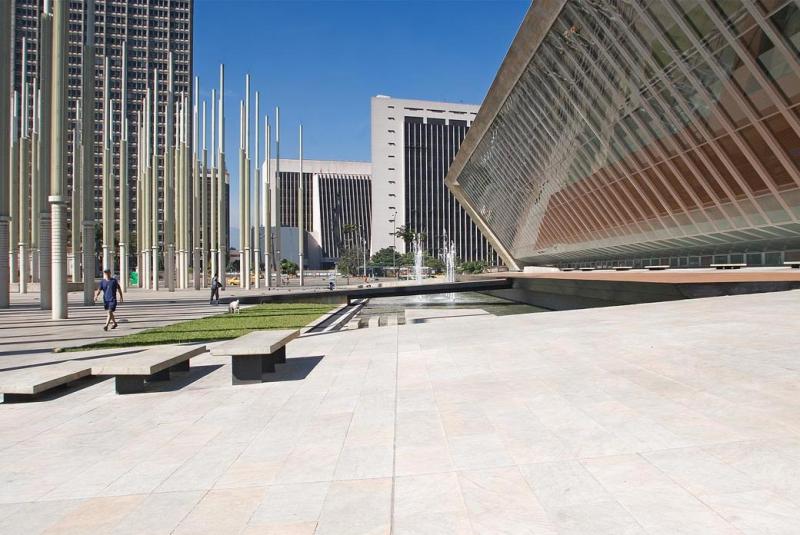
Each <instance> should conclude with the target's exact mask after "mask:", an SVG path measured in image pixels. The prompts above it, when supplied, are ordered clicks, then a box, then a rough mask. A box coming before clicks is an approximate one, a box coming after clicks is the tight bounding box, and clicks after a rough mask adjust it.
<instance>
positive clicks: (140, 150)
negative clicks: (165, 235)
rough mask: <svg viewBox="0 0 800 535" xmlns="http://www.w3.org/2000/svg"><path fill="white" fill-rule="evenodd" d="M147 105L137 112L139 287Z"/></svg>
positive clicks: (143, 101) (141, 275)
mask: <svg viewBox="0 0 800 535" xmlns="http://www.w3.org/2000/svg"><path fill="white" fill-rule="evenodd" d="M146 106H147V104H146V103H145V99H144V98H143V99H142V102H141V104H140V107H139V110H140V111H137V112H136V273H137V275H139V287H140V288H142V287H143V286H144V276H143V271H142V268H143V264H144V262H142V250H143V249H144V244H143V243H142V226H143V223H144V222H143V221H142V217H143V216H144V212H145V210H144V202H143V201H144V199H143V198H142V194H141V193H140V192H142V191H144V180H143V179H144V168H145V163H144V162H145V158H144V143H143V139H142V138H143V136H144V133H143V132H144V131H143V128H142V110H144V109H145V108H146Z"/></svg>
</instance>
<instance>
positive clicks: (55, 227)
mask: <svg viewBox="0 0 800 535" xmlns="http://www.w3.org/2000/svg"><path fill="white" fill-rule="evenodd" d="M67 7H68V5H67V0H54V2H53V8H54V9H53V56H52V60H53V69H52V75H51V83H52V102H53V104H52V116H53V126H52V128H51V130H50V134H51V137H50V143H51V150H52V158H51V163H50V180H51V183H50V197H49V200H50V210H51V212H50V213H51V217H52V220H51V225H52V250H51V253H52V262H51V263H52V266H51V267H52V273H51V275H52V281H53V282H52V296H53V303H52V310H51V316H52V318H53V319H54V320H57V319H66V318H67V317H68V313H67V247H66V227H67V225H66V211H67V206H66V197H65V196H64V169H65V166H64V152H65V145H66V143H65V141H66V139H65V133H66V124H65V123H66V121H65V119H66V117H65V115H66V113H65V111H66V95H65V92H66V84H65V80H64V71H65V70H66V69H65V64H66V60H67V57H66V55H67V54H66V53H67V39H66V37H67V36H66V32H67Z"/></svg>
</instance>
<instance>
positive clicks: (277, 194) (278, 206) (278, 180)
mask: <svg viewBox="0 0 800 535" xmlns="http://www.w3.org/2000/svg"><path fill="white" fill-rule="evenodd" d="M274 243H275V273H276V276H275V286H281V285H282V284H283V281H282V280H281V109H280V108H277V107H276V108H275V240H274Z"/></svg>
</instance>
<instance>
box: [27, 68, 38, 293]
mask: <svg viewBox="0 0 800 535" xmlns="http://www.w3.org/2000/svg"><path fill="white" fill-rule="evenodd" d="M38 78H39V77H38V76H34V77H33V84H32V86H33V88H32V91H31V93H32V98H31V100H32V101H33V102H32V108H33V113H31V130H30V140H31V145H30V180H31V196H30V207H29V208H28V210H30V215H31V240H30V257H31V258H30V269H31V282H39V191H40V184H39V176H40V173H39V170H40V167H39V157H40V152H39V82H38ZM40 295H41V292H40ZM40 303H41V301H40Z"/></svg>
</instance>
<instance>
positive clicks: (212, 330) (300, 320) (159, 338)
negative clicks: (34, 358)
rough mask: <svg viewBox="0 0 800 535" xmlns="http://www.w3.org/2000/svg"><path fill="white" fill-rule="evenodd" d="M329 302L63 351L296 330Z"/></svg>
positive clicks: (271, 307)
mask: <svg viewBox="0 0 800 535" xmlns="http://www.w3.org/2000/svg"><path fill="white" fill-rule="evenodd" d="M332 309H333V307H332V306H331V305H326V304H317V303H311V304H309V303H269V304H264V305H256V306H253V307H248V308H242V309H241V313H239V314H229V313H227V312H226V313H222V314H215V315H213V316H207V317H205V318H198V319H193V320H189V321H182V322H180V323H173V324H171V325H164V326H162V327H154V328H152V329H147V330H144V331H141V332H138V333H135V334H129V335H126V336H120V337H119V338H108V339H106V340H100V341H99V342H92V343H91V344H87V345H84V346H80V347H73V348H69V349H67V350H66V351H83V350H86V349H107V348H115V347H132V346H147V345H156V344H178V343H186V342H214V341H217V340H230V339H232V338H237V337H239V336H242V335H243V334H247V333H249V332H250V331H257V330H264V329H297V328H300V327H305V326H306V325H308V324H309V323H311V322H312V321H314V320H315V319H317V318H319V317H320V316H321V315H323V314H325V313H327V312H330V311H331V310H332Z"/></svg>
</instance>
